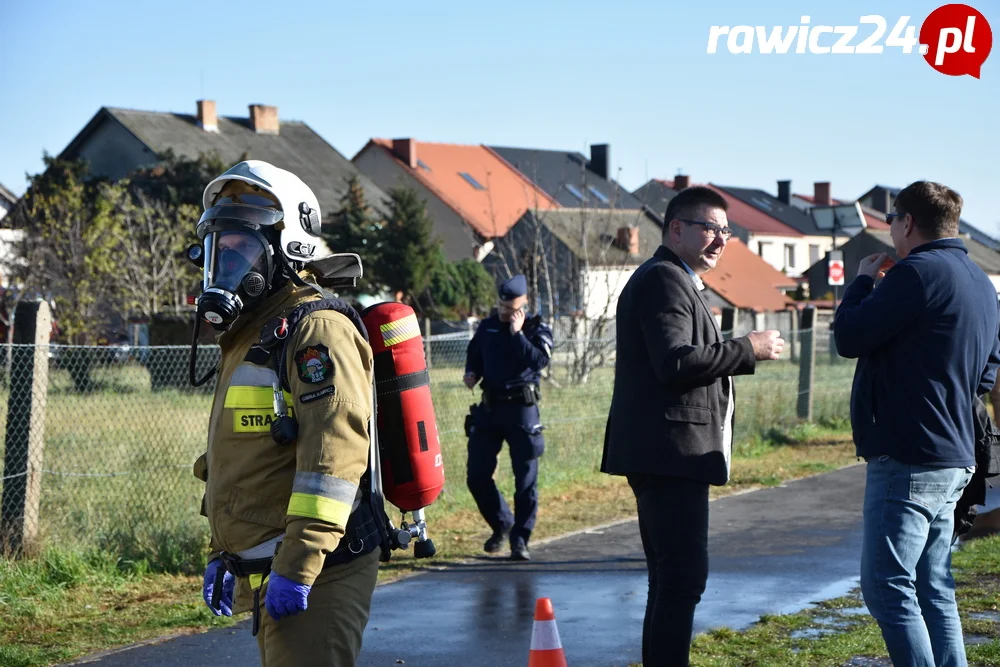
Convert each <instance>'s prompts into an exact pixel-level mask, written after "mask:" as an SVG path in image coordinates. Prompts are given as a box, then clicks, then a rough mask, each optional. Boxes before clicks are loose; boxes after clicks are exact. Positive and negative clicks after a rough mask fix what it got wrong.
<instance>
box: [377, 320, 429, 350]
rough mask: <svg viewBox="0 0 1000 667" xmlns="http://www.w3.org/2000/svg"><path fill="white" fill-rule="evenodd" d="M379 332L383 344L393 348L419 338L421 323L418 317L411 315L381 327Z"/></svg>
mask: <svg viewBox="0 0 1000 667" xmlns="http://www.w3.org/2000/svg"><path fill="white" fill-rule="evenodd" d="M379 331H380V332H381V333H382V342H383V343H385V345H386V346H387V347H391V346H393V345H396V344H397V343H402V342H403V341H404V340H410V339H411V338H416V337H417V336H419V335H420V323H419V322H418V321H417V316H416V315H413V314H410V315H407V316H406V317H401V318H400V319H398V320H395V321H393V322H386V323H385V324H381V325H379Z"/></svg>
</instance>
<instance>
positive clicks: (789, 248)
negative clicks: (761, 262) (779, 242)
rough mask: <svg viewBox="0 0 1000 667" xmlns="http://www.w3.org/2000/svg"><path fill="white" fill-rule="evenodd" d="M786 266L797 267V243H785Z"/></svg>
mask: <svg viewBox="0 0 1000 667" xmlns="http://www.w3.org/2000/svg"><path fill="white" fill-rule="evenodd" d="M785 266H786V267H787V268H789V269H794V268H795V245H794V244H792V243H786V244H785Z"/></svg>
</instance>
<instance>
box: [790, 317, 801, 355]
mask: <svg viewBox="0 0 1000 667" xmlns="http://www.w3.org/2000/svg"><path fill="white" fill-rule="evenodd" d="M787 312H788V313H789V314H790V317H789V318H788V319H789V320H790V321H791V333H792V335H791V341H790V342H791V344H792V345H791V348H792V361H798V358H799V347H800V344H799V318H798V317H796V316H797V315H798V311H795V310H790V311H787Z"/></svg>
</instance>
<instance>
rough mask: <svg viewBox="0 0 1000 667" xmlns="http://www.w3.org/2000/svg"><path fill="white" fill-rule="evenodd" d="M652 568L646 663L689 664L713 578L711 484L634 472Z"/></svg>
mask: <svg viewBox="0 0 1000 667" xmlns="http://www.w3.org/2000/svg"><path fill="white" fill-rule="evenodd" d="M628 482H629V485H630V486H631V487H632V491H633V492H634V493H635V498H636V504H637V505H638V510H639V534H640V535H641V537H642V547H643V550H644V551H645V553H646V567H647V568H648V569H649V594H648V597H647V599H646V618H645V621H644V622H643V625H642V664H643V667H687V665H688V664H689V662H688V660H689V658H688V656H689V652H690V649H691V635H692V633H693V628H694V610H695V607H696V606H697V605H698V603H699V602H700V601H701V596H702V594H703V593H704V592H705V584H706V582H707V581H708V484H706V483H704V482H697V481H694V480H690V479H682V478H679V477H662V476H654V475H629V476H628Z"/></svg>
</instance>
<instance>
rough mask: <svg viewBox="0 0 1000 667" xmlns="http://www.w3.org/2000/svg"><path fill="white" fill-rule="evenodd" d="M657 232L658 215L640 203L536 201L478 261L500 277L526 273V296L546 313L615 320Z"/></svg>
mask: <svg viewBox="0 0 1000 667" xmlns="http://www.w3.org/2000/svg"><path fill="white" fill-rule="evenodd" d="M661 235H662V228H661V227H660V225H659V222H658V221H657V220H656V219H655V218H654V217H653V216H652V215H651V214H649V213H648V212H646V211H643V210H638V209H615V210H612V209H607V208H604V209H600V208H547V209H539V208H533V209H530V210H529V211H527V212H526V213H525V214H524V216H523V217H522V218H521V219H520V220H518V222H517V223H516V224H514V225H513V227H511V229H510V231H508V232H507V234H506V235H505V236H504V237H503V238H502V239H500V240H498V242H497V244H496V247H495V248H494V250H493V252H492V253H490V255H488V256H487V257H486V258H485V259H484V260H483V265H484V266H485V267H486V268H487V269H488V270H490V271H491V273H493V274H494V275H496V276H497V277H498V278H500V277H506V276H507V275H510V273H514V272H521V273H524V274H525V276H526V277H527V278H528V282H529V285H530V286H531V287H530V289H531V290H532V292H533V293H532V294H530V295H529V296H530V298H531V301H532V303H533V304H537V306H538V312H540V313H542V314H543V315H544V316H546V317H549V316H550V315H551V316H554V317H556V318H559V317H562V316H566V315H575V316H581V315H582V316H585V317H586V319H588V320H594V319H598V318H603V319H607V318H612V319H613V318H614V316H615V310H616V307H617V303H618V296H619V295H620V294H621V291H622V289H623V288H624V287H625V284H626V283H627V282H628V279H629V277H630V276H631V275H632V273H633V272H634V271H635V269H636V268H637V267H638V266H639V265H640V264H642V263H643V262H644V261H646V260H647V259H649V258H650V257H652V255H653V253H654V252H655V251H656V248H657V247H658V246H659V245H660V239H661Z"/></svg>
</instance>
